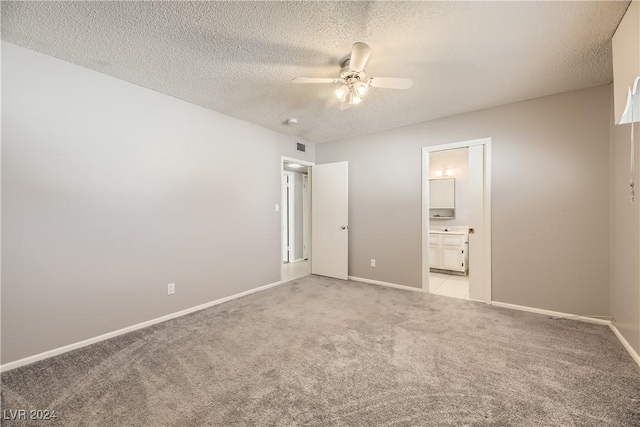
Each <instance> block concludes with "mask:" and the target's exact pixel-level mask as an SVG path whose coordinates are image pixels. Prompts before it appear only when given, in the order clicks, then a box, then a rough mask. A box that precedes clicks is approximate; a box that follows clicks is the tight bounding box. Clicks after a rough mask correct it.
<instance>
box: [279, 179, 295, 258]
mask: <svg viewBox="0 0 640 427" xmlns="http://www.w3.org/2000/svg"><path fill="white" fill-rule="evenodd" d="M285 176H286V177H287V181H288V182H287V195H286V196H285V195H284V194H283V195H282V196H283V197H282V201H283V202H284V201H285V200H286V201H287V205H286V207H284V206H283V208H282V209H281V213H282V215H283V216H284V215H285V213H286V215H287V221H286V222H287V240H288V241H287V245H286V246H287V248H288V250H287V262H288V263H292V262H293V261H294V260H295V258H296V256H295V255H296V246H295V245H296V228H295V227H296V222H295V221H296V219H295V217H296V213H295V208H296V206H295V203H296V196H295V185H294V183H293V181H294V176H295V174H294V173H293V172H291V171H283V172H282V179H283V180H284V177H285ZM283 188H284V185H283ZM283 191H284V189H283ZM283 223H284V221H283ZM282 240H283V244H284V239H282ZM283 249H284V248H283ZM283 253H284V250H283Z"/></svg>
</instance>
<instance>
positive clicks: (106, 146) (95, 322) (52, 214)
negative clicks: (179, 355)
mask: <svg viewBox="0 0 640 427" xmlns="http://www.w3.org/2000/svg"><path fill="white" fill-rule="evenodd" d="M2 89H3V93H2V104H3V105H2V145H3V146H2V307H1V309H2V310H1V311H2V343H1V344H2V354H1V359H2V360H1V362H2V363H8V362H11V361H14V360H17V359H20V358H23V357H26V356H30V355H34V354H37V353H40V352H43V351H46V350H50V349H53V348H57V347H60V346H63V345H66V344H70V343H74V342H77V341H80V340H83V339H87V338H90V337H94V336H97V335H100V334H104V333H107V332H110V331H114V330H117V329H120V328H123V327H126V326H130V325H133V324H136V323H139V322H143V321H146V320H150V319H153V318H156V317H159V316H162V315H165V314H168V313H173V312H176V311H179V310H182V309H185V308H189V307H192V306H195V305H198V304H202V303H205V302H208V301H211V300H215V299H218V298H222V297H225V296H228V295H233V294H236V293H238V292H242V291H245V290H249V289H252V288H256V287H258V286H261V285H266V284H268V283H271V282H276V281H278V280H280V267H281V261H280V214H279V213H276V212H275V210H274V206H275V204H277V203H280V176H281V156H282V155H284V156H289V157H295V158H300V159H303V160H309V161H313V160H314V146H313V145H312V144H307V152H306V153H300V152H297V151H295V142H296V141H295V139H293V138H291V137H288V136H284V135H282V134H279V133H277V132H273V131H270V130H266V129H264V128H261V127H259V126H254V125H251V124H248V123H246V122H243V121H240V120H237V119H234V118H231V117H228V116H224V115H222V114H219V113H216V112H213V111H210V110H207V109H205V108H202V107H198V106H195V105H193V104H190V103H188V102H184V101H181V100H178V99H176V98H172V97H169V96H166V95H163V94H160V93H157V92H153V91H151V90H148V89H144V88H141V87H139V86H136V85H133V84H130V83H126V82H124V81H121V80H118V79H115V78H112V77H108V76H106V75H103V74H100V73H97V72H94V71H90V70H88V69H85V68H82V67H79V66H76V65H72V64H69V63H66V62H63V61H61V60H58V59H54V58H51V57H48V56H45V55H43V54H40V53H36V52H33V51H29V50H26V49H23V48H20V47H17V46H14V45H11V44H8V43H2ZM238 164H242V168H243V169H244V170H250V171H251V173H247V174H238V173H237V171H238ZM168 283H175V284H176V293H175V295H172V296H167V284H168Z"/></svg>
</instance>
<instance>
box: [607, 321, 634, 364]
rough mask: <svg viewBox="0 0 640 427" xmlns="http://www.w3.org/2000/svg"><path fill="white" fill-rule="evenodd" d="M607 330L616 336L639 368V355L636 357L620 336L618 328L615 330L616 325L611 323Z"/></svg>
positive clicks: (629, 345)
mask: <svg viewBox="0 0 640 427" xmlns="http://www.w3.org/2000/svg"><path fill="white" fill-rule="evenodd" d="M609 328H610V329H611V330H612V331H613V333H614V334H616V337H618V339H619V340H620V342H621V343H622V345H623V346H624V348H626V349H627V351H628V352H629V354H630V355H631V357H632V358H633V360H634V361H635V362H636V363H637V364H638V367H640V355H638V353H636V351H635V350H634V349H633V347H631V344H629V341H627V340H626V339H625V337H623V336H622V334H621V333H620V331H619V330H618V328H616V325H614V324H613V323H611V324H610V325H609Z"/></svg>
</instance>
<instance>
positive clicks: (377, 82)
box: [292, 42, 413, 110]
mask: <svg viewBox="0 0 640 427" xmlns="http://www.w3.org/2000/svg"><path fill="white" fill-rule="evenodd" d="M369 55H371V47H369V45H368V44H366V43H362V42H357V43H354V44H353V48H352V49H351V57H349V59H347V60H346V61H345V62H344V64H343V66H342V70H341V71H340V77H338V78H335V79H333V78H314V77H298V78H296V79H293V80H292V82H293V83H335V84H341V85H342V86H340V88H338V89H336V90H335V91H334V94H335V95H336V97H337V98H338V99H339V100H340V102H342V104H340V109H341V110H347V109H349V108H351V106H353V105H358V104H360V103H361V102H362V99H363V98H364V97H365V96H366V95H367V92H369V88H372V87H375V88H384V89H409V88H410V87H411V85H412V84H413V81H411V79H402V78H395V77H367V75H366V74H365V72H364V67H365V65H367V61H368V60H369Z"/></svg>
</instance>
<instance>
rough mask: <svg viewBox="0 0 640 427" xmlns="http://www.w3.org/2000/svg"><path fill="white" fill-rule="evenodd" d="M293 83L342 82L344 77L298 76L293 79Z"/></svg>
mask: <svg viewBox="0 0 640 427" xmlns="http://www.w3.org/2000/svg"><path fill="white" fill-rule="evenodd" d="M291 83H342V79H332V78H317V77H298V78H296V79H293V80H291Z"/></svg>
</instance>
